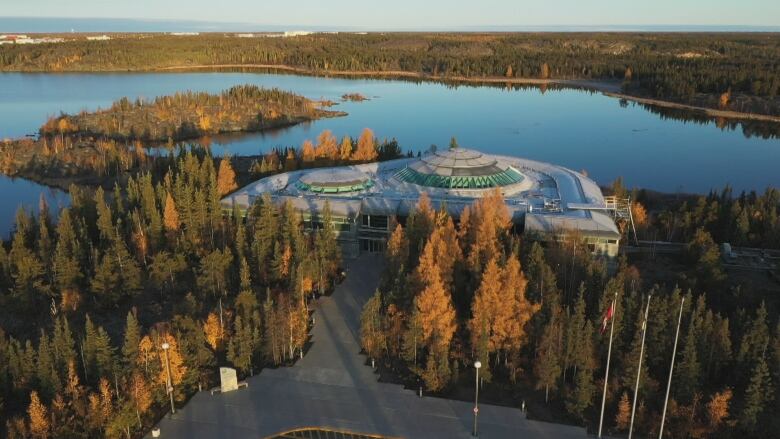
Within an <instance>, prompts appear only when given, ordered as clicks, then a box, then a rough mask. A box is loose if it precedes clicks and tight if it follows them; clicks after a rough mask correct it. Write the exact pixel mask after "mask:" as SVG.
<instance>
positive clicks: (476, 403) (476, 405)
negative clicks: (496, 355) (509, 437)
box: [471, 360, 482, 437]
mask: <svg viewBox="0 0 780 439" xmlns="http://www.w3.org/2000/svg"><path fill="white" fill-rule="evenodd" d="M480 367H482V363H480V362H479V360H477V361H475V362H474V369H476V370H477V379H476V382H475V386H474V431H472V432H471V435H472V436H474V437H477V436H479V433H478V432H477V416H478V415H479V368H480Z"/></svg>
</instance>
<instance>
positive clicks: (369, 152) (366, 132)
mask: <svg viewBox="0 0 780 439" xmlns="http://www.w3.org/2000/svg"><path fill="white" fill-rule="evenodd" d="M378 156H379V155H378V154H377V151H376V139H375V138H374V132H373V131H371V130H370V129H369V128H365V129H363V132H362V133H360V138H359V139H358V144H357V149H355V152H354V153H353V154H352V160H354V161H357V162H373V161H376V159H377V157H378Z"/></svg>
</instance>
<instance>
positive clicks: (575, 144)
mask: <svg viewBox="0 0 780 439" xmlns="http://www.w3.org/2000/svg"><path fill="white" fill-rule="evenodd" d="M244 83H253V84H258V85H262V86H267V87H279V88H281V89H286V90H291V91H294V92H296V93H299V94H302V95H304V96H306V97H309V98H313V99H320V98H325V99H330V100H334V101H338V100H339V97H340V96H341V95H342V94H345V93H362V94H363V95H365V96H368V97H370V98H371V100H369V101H364V102H344V103H341V104H340V105H338V106H336V107H334V108H335V109H339V110H343V111H346V112H348V113H349V116H347V117H343V118H337V119H324V120H319V121H315V122H312V123H308V124H303V125H298V126H296V127H292V128H289V129H284V130H279V131H274V132H272V133H264V134H253V135H248V136H245V137H242V138H239V139H236V138H232V139H231V140H218V141H215V142H214V144H213V145H212V146H213V150H214V152H215V153H216V154H222V153H225V152H229V153H230V154H233V155H242V154H257V153H260V152H261V151H268V150H269V149H270V148H272V147H275V146H298V145H300V144H301V142H302V141H303V140H304V139H306V138H314V137H316V135H317V134H319V133H320V132H321V131H322V130H324V129H330V130H332V131H333V132H334V134H336V135H337V136H339V137H341V136H343V135H345V134H349V135H352V136H357V135H358V134H359V133H360V131H361V130H362V129H363V128H364V127H369V128H372V129H373V130H374V132H375V133H376V134H377V136H378V137H388V138H390V137H395V138H397V139H398V141H399V142H400V144H401V146H402V147H403V148H404V149H405V150H406V149H413V150H415V151H416V150H421V149H427V148H428V147H429V146H430V145H431V144H437V145H440V146H444V145H447V144H448V142H449V139H450V137H452V136H455V137H457V139H458V141H459V143H460V144H461V145H463V146H468V147H472V148H477V149H480V150H482V151H486V152H492V153H501V154H509V155H518V156H523V157H528V158H532V159H538V160H544V161H549V162H553V163H557V164H561V165H564V166H567V167H570V168H572V169H576V170H583V169H584V170H586V171H587V172H588V174H589V175H590V176H591V177H592V178H594V179H595V180H596V181H597V182H599V183H602V184H607V183H609V182H610V181H612V180H614V179H615V178H616V177H618V176H623V177H624V178H625V180H626V183H627V184H628V185H629V186H639V187H646V188H650V189H656V190H661V191H667V192H674V191H686V192H707V191H709V190H710V189H711V188H721V187H723V186H724V185H725V184H731V185H732V186H733V187H734V188H735V189H736V190H742V189H745V190H751V189H755V190H764V189H765V188H766V187H767V186H775V187H778V186H780V172H778V169H779V168H780V140H777V139H771V140H765V139H761V138H758V137H753V138H746V137H745V136H744V135H743V134H742V132H741V131H723V130H720V129H719V128H717V127H716V126H715V125H714V124H707V125H700V124H695V123H692V122H683V121H675V120H670V119H666V120H664V119H661V118H660V117H659V116H657V115H655V114H652V113H650V112H648V111H646V110H645V109H643V108H641V107H639V106H634V105H631V104H629V105H628V106H627V107H625V108H624V107H621V105H620V102H619V101H618V100H617V99H613V98H608V97H605V96H602V95H600V94H592V93H588V92H583V91H577V90H548V91H547V92H545V93H542V92H541V91H540V90H539V89H533V88H532V89H523V90H506V89H501V88H494V87H467V86H461V87H457V88H456V87H451V86H447V85H442V84H432V83H423V84H415V83H412V82H406V81H391V80H371V79H334V78H317V77H308V76H295V75H286V74H264V73H246V72H202V73H178V72H177V73H148V74H146V73H144V74H137V73H136V74H129V73H128V74H16V73H6V74H0V138H5V137H19V136H23V135H25V134H28V133H34V132H36V130H37V128H38V127H39V126H40V125H41V124H42V123H43V122H44V121H45V120H46V118H47V117H48V116H52V115H56V114H58V113H59V112H60V111H63V112H77V111H80V110H85V109H86V110H95V109H97V108H98V107H107V106H109V105H110V103H111V102H112V101H114V100H116V99H118V98H120V97H123V96H130V97H137V96H142V97H154V96H157V95H164V94H170V93H173V92H175V91H180V90H188V89H190V90H203V91H209V92H218V91H220V90H223V89H225V88H228V87H230V86H232V85H236V84H244ZM15 184H17V183H11V182H10V181H9V180H0V197H2V200H3V203H2V208H0V209H2V211H3V212H0V216H2V217H8V216H9V214H8V213H7V212H10V215H11V216H12V214H13V211H14V210H15V209H16V204H18V201H14V199H12V198H11V196H12V195H13V196H14V197H16V194H11V192H14V191H15V190H16V189H15V188H16V186H14V185H15ZM37 199H38V196H37V195H35V194H33V196H32V198H31V199H30V200H27V201H28V202H29V203H31V204H37ZM6 211H7V212H6ZM0 227H3V226H2V225H0Z"/></svg>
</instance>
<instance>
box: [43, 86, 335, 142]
mask: <svg viewBox="0 0 780 439" xmlns="http://www.w3.org/2000/svg"><path fill="white" fill-rule="evenodd" d="M323 106H324V105H323V104H322V103H320V102H316V101H312V100H310V99H307V98H304V97H303V96H299V95H296V94H294V93H291V92H288V91H282V90H279V89H276V88H273V89H267V88H262V87H258V86H256V85H237V86H234V87H231V88H230V89H228V90H225V91H223V92H221V93H219V94H209V93H205V92H193V91H186V92H183V93H176V94H173V95H170V96H160V97H156V98H154V99H152V100H144V99H140V98H139V99H136V100H135V101H131V100H130V99H128V98H126V97H125V98H122V99H119V100H118V101H116V102H114V103H113V104H112V105H111V107H110V108H108V109H104V110H98V111H94V112H81V113H79V114H76V115H68V114H63V115H61V116H59V117H54V118H51V119H49V120H48V121H47V122H46V124H44V125H43V126H42V127H41V129H40V134H41V136H44V137H52V136H56V135H61V134H69V135H74V134H75V135H80V136H91V137H102V138H110V139H117V140H144V141H152V142H155V141H160V142H165V141H169V140H173V141H179V140H188V139H195V138H198V137H203V136H207V135H212V134H221V133H239V132H254V131H262V130H265V129H269V128H278V127H283V126H290V125H295V124H298V123H301V122H306V121H310V120H314V119H320V118H323V117H338V116H345V115H346V113H344V112H341V111H328V110H323V109H321V107H323Z"/></svg>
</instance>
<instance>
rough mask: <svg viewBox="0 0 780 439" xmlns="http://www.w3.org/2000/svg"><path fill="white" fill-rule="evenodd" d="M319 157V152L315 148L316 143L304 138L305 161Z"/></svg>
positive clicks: (302, 151)
mask: <svg viewBox="0 0 780 439" xmlns="http://www.w3.org/2000/svg"><path fill="white" fill-rule="evenodd" d="M316 157H317V152H316V151H315V150H314V144H313V143H311V140H308V139H306V140H304V141H303V146H301V158H302V159H303V161H304V163H311V162H313V161H314V159H315V158H316Z"/></svg>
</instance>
